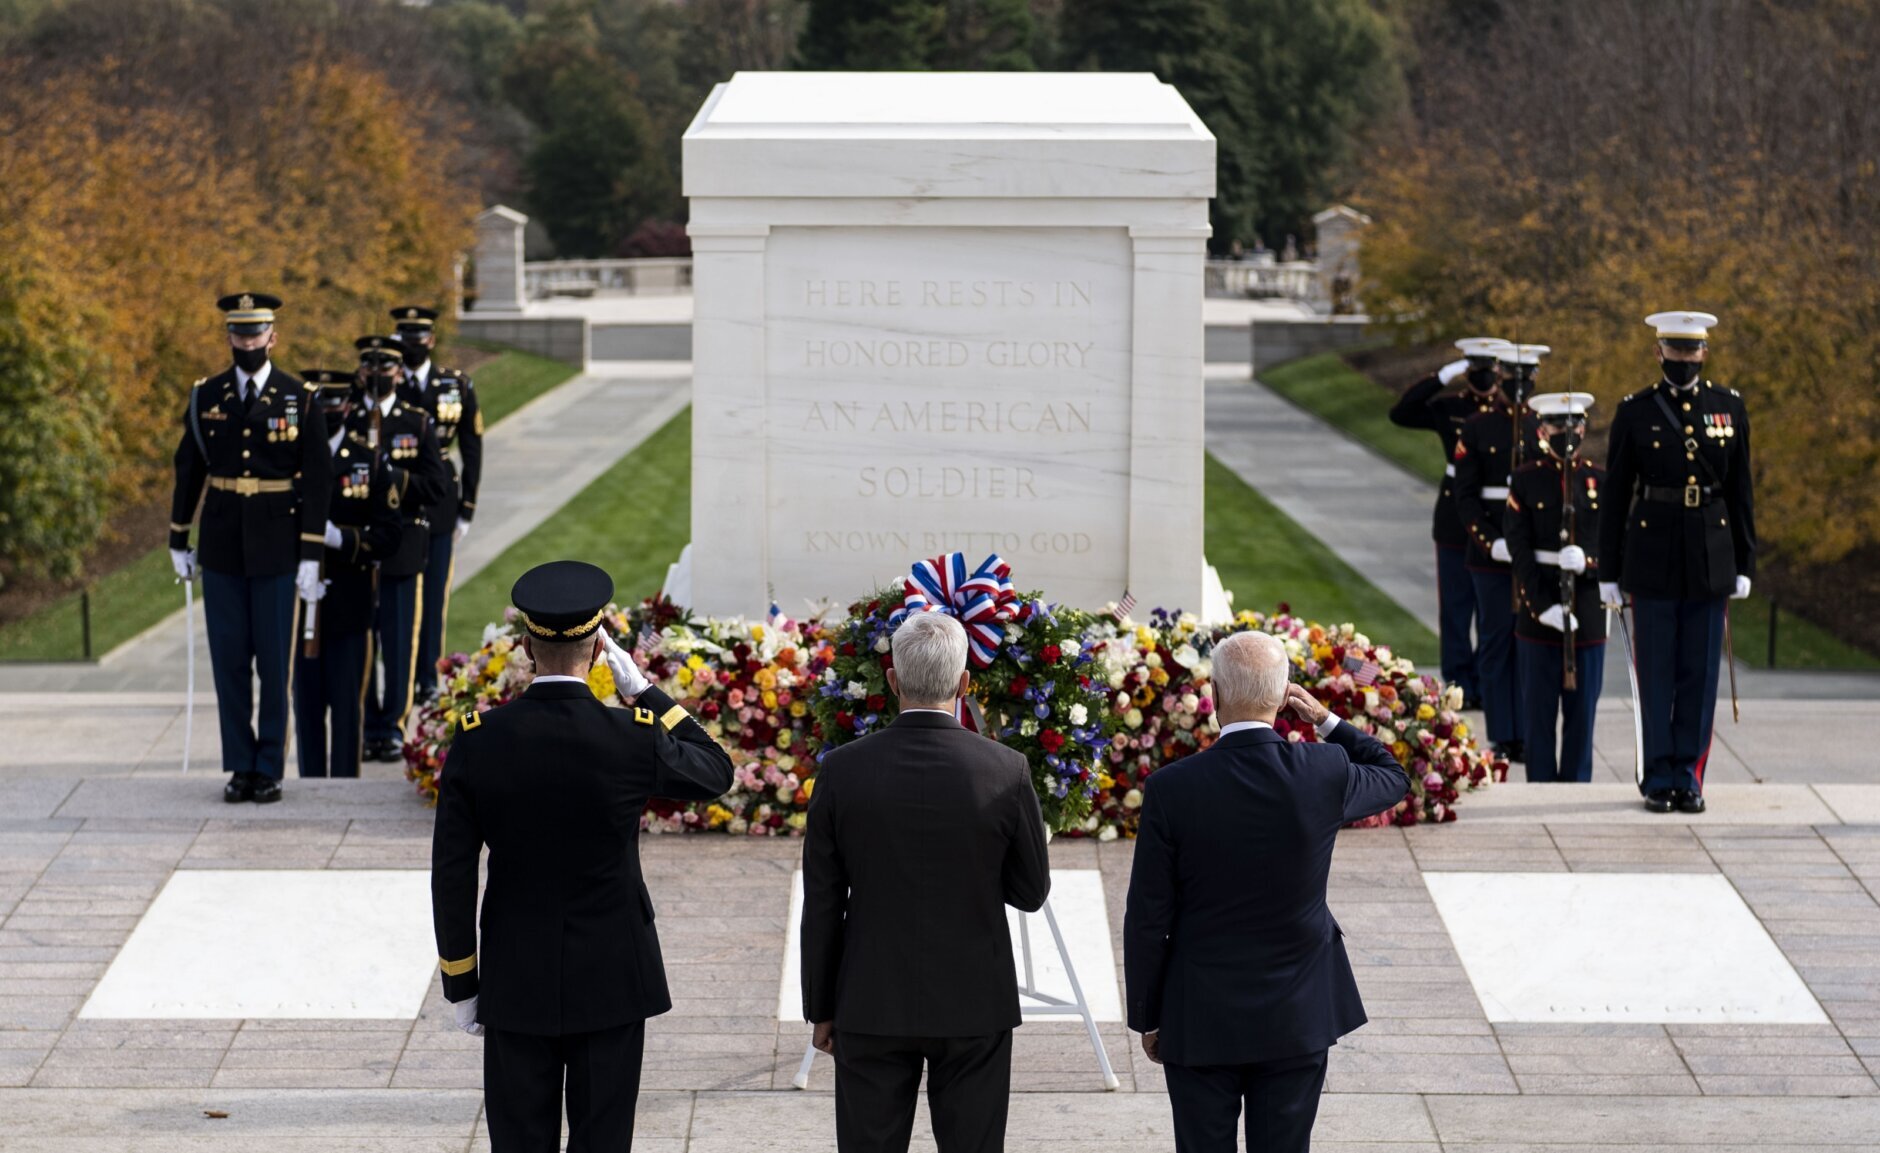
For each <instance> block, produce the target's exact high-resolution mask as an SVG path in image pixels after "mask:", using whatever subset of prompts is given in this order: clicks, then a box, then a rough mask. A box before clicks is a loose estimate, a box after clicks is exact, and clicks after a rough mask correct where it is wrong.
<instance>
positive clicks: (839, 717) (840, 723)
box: [836, 709, 855, 731]
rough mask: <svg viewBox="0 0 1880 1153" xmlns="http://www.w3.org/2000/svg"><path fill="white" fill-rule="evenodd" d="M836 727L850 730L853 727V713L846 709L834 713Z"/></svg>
mask: <svg viewBox="0 0 1880 1153" xmlns="http://www.w3.org/2000/svg"><path fill="white" fill-rule="evenodd" d="M836 727H837V728H839V729H849V730H851V731H852V730H853V729H854V728H855V717H854V715H853V714H852V713H850V712H848V711H847V710H846V709H845V710H843V711H841V712H838V713H837V714H836Z"/></svg>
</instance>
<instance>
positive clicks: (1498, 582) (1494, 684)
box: [1469, 569, 1527, 745]
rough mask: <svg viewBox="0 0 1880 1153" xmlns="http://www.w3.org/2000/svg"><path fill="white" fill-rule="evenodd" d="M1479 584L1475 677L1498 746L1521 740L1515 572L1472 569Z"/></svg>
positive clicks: (1523, 721) (1491, 737)
mask: <svg viewBox="0 0 1880 1153" xmlns="http://www.w3.org/2000/svg"><path fill="white" fill-rule="evenodd" d="M1469 579H1470V580H1471V581H1472V582H1474V584H1475V628H1476V638H1477V643H1476V646H1475V675H1476V676H1477V677H1478V678H1479V683H1480V685H1481V688H1482V717H1483V720H1484V721H1485V722H1486V724H1487V727H1488V739H1489V740H1491V741H1493V742H1494V743H1495V744H1498V745H1500V744H1506V743H1507V742H1509V741H1518V740H1521V739H1522V738H1523V737H1524V736H1525V735H1526V730H1527V724H1526V720H1527V718H1526V717H1524V716H1522V715H1521V714H1522V706H1521V701H1522V697H1521V663H1520V662H1519V661H1517V660H1516V659H1515V655H1514V570H1512V569H1471V570H1470V571H1469Z"/></svg>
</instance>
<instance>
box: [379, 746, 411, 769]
mask: <svg viewBox="0 0 1880 1153" xmlns="http://www.w3.org/2000/svg"><path fill="white" fill-rule="evenodd" d="M374 759H375V760H378V761H381V762H383V763H385V764H388V765H396V764H398V763H400V762H401V761H403V760H404V759H405V746H404V744H403V743H402V742H399V741H386V742H385V743H384V744H382V745H380V746H379V755H378V756H377V757H375V758H374Z"/></svg>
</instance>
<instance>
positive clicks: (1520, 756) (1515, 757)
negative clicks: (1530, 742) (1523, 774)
mask: <svg viewBox="0 0 1880 1153" xmlns="http://www.w3.org/2000/svg"><path fill="white" fill-rule="evenodd" d="M1508 759H1509V760H1511V761H1517V762H1519V763H1521V764H1524V765H1525V764H1527V742H1526V741H1509V742H1508Z"/></svg>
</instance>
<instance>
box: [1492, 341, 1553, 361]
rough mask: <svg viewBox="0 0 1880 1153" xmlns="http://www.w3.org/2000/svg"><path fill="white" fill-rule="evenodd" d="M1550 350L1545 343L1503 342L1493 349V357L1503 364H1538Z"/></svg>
mask: <svg viewBox="0 0 1880 1153" xmlns="http://www.w3.org/2000/svg"><path fill="white" fill-rule="evenodd" d="M1552 351H1553V349H1551V348H1549V347H1548V346H1547V345H1545V344H1503V345H1502V346H1501V347H1500V348H1497V349H1496V350H1495V359H1496V360H1499V361H1501V362H1502V363H1503V364H1539V363H1540V362H1541V357H1543V356H1546V355H1547V354H1548V353H1550V352H1552Z"/></svg>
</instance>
